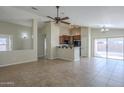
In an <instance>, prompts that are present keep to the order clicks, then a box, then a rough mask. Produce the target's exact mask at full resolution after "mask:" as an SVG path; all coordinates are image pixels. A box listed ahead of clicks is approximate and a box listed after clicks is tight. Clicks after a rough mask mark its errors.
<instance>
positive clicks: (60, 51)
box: [57, 25, 81, 61]
mask: <svg viewBox="0 0 124 93" xmlns="http://www.w3.org/2000/svg"><path fill="white" fill-rule="evenodd" d="M65 54H66V55H65ZM80 56H81V27H79V26H77V25H72V26H71V27H68V26H67V27H66V28H64V27H62V26H61V27H60V36H59V46H57V58H59V59H65V60H69V61H79V60H80Z"/></svg>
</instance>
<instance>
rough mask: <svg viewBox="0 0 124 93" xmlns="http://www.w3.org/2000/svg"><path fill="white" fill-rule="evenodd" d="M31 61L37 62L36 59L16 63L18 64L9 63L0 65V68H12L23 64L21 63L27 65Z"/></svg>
mask: <svg viewBox="0 0 124 93" xmlns="http://www.w3.org/2000/svg"><path fill="white" fill-rule="evenodd" d="M33 61H37V59H34V60H26V61H23V62H18V63H11V64H5V65H0V67H6V66H12V65H17V64H23V63H29V62H33Z"/></svg>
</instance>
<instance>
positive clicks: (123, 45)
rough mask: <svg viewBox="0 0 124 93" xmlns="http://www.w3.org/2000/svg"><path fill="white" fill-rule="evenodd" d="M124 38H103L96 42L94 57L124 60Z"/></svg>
mask: <svg viewBox="0 0 124 93" xmlns="http://www.w3.org/2000/svg"><path fill="white" fill-rule="evenodd" d="M123 50H124V38H123V37H119V38H103V39H95V40H94V56H96V57H104V58H112V59H124V51H123Z"/></svg>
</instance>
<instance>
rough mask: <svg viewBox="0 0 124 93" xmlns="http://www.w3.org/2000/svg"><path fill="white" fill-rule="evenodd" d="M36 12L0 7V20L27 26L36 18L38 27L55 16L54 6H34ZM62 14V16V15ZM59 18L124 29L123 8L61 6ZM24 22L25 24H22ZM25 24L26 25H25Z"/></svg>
mask: <svg viewBox="0 0 124 93" xmlns="http://www.w3.org/2000/svg"><path fill="white" fill-rule="evenodd" d="M36 8H37V9H38V11H35V10H32V9H31V6H27V7H26V6H18V7H2V6H1V7H0V20H2V21H4V20H5V21H15V22H17V23H19V22H20V23H21V22H22V21H23V23H25V24H27V25H28V24H29V20H30V19H32V18H33V17H36V18H37V19H38V22H39V27H42V24H43V22H44V21H47V20H49V19H47V18H46V16H52V17H55V16H56V7H55V6H36ZM63 12H64V14H63ZM60 16H62V17H64V16H69V18H70V20H69V22H71V23H72V24H76V25H81V26H91V27H99V26H100V27H101V26H104V25H105V26H107V27H114V28H124V7H123V6H63V7H60ZM24 21H25V22H24ZM26 22H27V23H26Z"/></svg>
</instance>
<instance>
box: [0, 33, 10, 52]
mask: <svg viewBox="0 0 124 93" xmlns="http://www.w3.org/2000/svg"><path fill="white" fill-rule="evenodd" d="M10 50H11V42H10V36H7V35H0V51H10Z"/></svg>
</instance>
